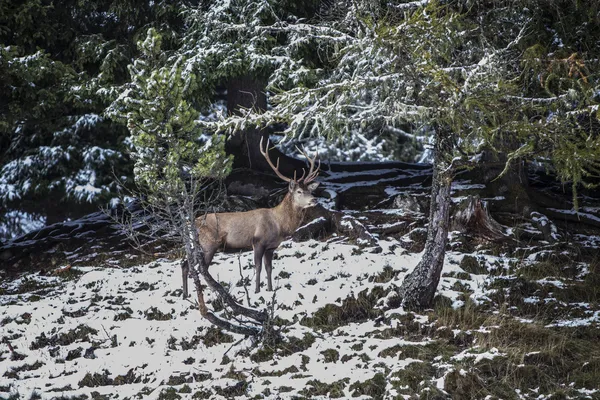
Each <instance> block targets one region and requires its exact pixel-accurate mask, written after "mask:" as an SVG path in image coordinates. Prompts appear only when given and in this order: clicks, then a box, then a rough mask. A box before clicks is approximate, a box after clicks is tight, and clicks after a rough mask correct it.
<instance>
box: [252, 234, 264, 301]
mask: <svg viewBox="0 0 600 400" xmlns="http://www.w3.org/2000/svg"><path fill="white" fill-rule="evenodd" d="M252 247H254V268H256V290H255V291H254V293H260V270H261V269H262V259H263V255H264V254H265V247H264V246H263V245H261V244H260V243H256V242H255V243H254V244H253V245H252Z"/></svg>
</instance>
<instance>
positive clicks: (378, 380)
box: [350, 373, 387, 400]
mask: <svg viewBox="0 0 600 400" xmlns="http://www.w3.org/2000/svg"><path fill="white" fill-rule="evenodd" d="M386 385H387V379H386V378H385V375H384V374H382V373H377V374H375V375H374V376H373V377H372V378H371V379H367V380H366V381H363V382H359V381H356V382H354V383H353V384H352V385H350V391H351V392H352V397H358V396H371V398H372V399H373V400H382V399H383V396H384V395H385V387H386Z"/></svg>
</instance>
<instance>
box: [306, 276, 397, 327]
mask: <svg viewBox="0 0 600 400" xmlns="http://www.w3.org/2000/svg"><path fill="white" fill-rule="evenodd" d="M388 292H389V290H384V289H383V288H382V287H380V286H376V287H374V288H373V289H372V290H371V291H370V292H369V291H368V289H365V290H363V291H362V292H360V293H359V294H358V296H357V297H353V296H351V297H348V298H346V299H344V301H343V302H342V305H341V306H338V305H336V304H327V305H325V306H324V307H322V308H320V309H319V310H317V311H316V312H315V313H314V314H313V316H312V317H304V318H302V320H301V321H300V324H302V325H304V326H308V327H311V328H315V329H321V330H322V331H324V332H331V331H333V330H334V329H336V328H338V327H340V326H342V325H346V324H348V323H350V322H364V321H367V320H371V319H375V318H377V317H378V316H380V315H381V314H382V311H381V310H379V309H376V308H375V305H376V304H377V301H378V300H379V299H381V298H383V297H385V296H386V295H387V294H388Z"/></svg>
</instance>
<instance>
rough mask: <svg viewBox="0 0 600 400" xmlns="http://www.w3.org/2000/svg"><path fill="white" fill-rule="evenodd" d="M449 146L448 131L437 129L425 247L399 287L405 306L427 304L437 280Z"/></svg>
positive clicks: (443, 246) (450, 174)
mask: <svg viewBox="0 0 600 400" xmlns="http://www.w3.org/2000/svg"><path fill="white" fill-rule="evenodd" d="M451 150H452V146H451V140H450V138H449V135H447V134H444V133H440V132H438V134H437V137H436V144H435V149H434V151H435V154H434V166H433V182H432V185H431V205H430V208H429V227H428V229H427V240H426V242H425V250H424V253H423V257H422V258H421V261H420V262H419V264H418V265H417V266H416V267H415V269H414V270H413V271H412V272H411V273H410V274H408V275H407V276H406V278H404V281H403V282H402V286H401V287H400V289H399V294H400V296H401V297H402V305H403V306H404V307H405V308H408V309H423V308H427V307H430V306H431V304H432V303H433V297H434V295H435V291H436V288H437V286H438V283H439V281H440V276H441V273H442V267H443V265H444V257H445V255H446V244H447V243H448V225H449V216H450V203H451V199H450V185H451V183H452V178H453V171H452V169H451V167H450V164H449V162H447V160H446V157H447V156H448V155H449V154H451Z"/></svg>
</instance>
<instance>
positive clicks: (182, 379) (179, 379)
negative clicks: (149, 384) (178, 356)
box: [166, 375, 188, 386]
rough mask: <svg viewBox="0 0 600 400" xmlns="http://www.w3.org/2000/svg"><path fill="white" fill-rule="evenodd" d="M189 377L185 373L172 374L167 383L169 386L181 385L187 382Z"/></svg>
mask: <svg viewBox="0 0 600 400" xmlns="http://www.w3.org/2000/svg"><path fill="white" fill-rule="evenodd" d="M187 381H188V378H187V377H186V376H184V375H171V376H169V379H168V380H167V383H166V384H167V385H169V386H179V385H183V384H185V383H187Z"/></svg>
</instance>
